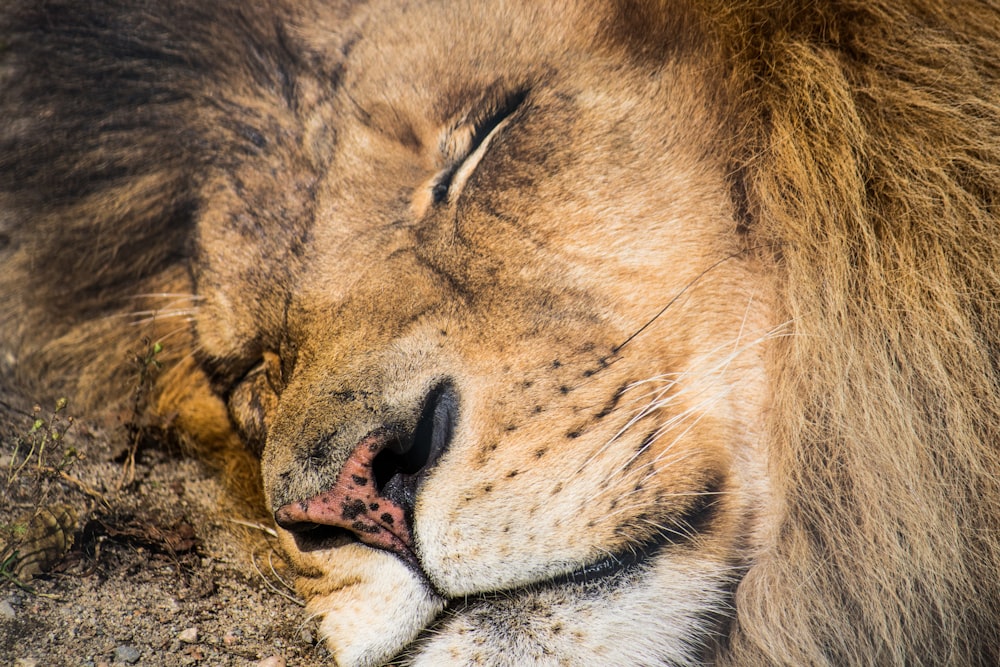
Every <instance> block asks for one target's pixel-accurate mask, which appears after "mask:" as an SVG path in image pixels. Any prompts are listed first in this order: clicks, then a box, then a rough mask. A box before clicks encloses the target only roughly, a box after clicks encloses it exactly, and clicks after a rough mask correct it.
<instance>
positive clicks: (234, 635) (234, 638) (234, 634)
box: [222, 628, 243, 646]
mask: <svg viewBox="0 0 1000 667" xmlns="http://www.w3.org/2000/svg"><path fill="white" fill-rule="evenodd" d="M242 636H243V631H242V630H240V629H239V628H233V629H232V630H227V631H226V634H224V635H222V643H223V644H225V645H226V646H232V645H233V644H235V643H236V642H238V641H239V640H240V637H242Z"/></svg>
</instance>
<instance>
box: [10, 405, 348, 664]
mask: <svg viewBox="0 0 1000 667" xmlns="http://www.w3.org/2000/svg"><path fill="white" fill-rule="evenodd" d="M71 414H72V406H64V407H60V406H59V405H57V406H55V407H52V408H45V409H43V408H41V407H37V406H36V407H35V408H34V409H33V408H32V406H27V407H23V406H21V407H19V408H18V407H15V406H11V405H9V404H7V403H6V402H3V401H0V444H2V446H0V665H15V666H17V667H32V666H34V667H49V666H54V667H59V666H62V665H67V666H73V667H80V666H86V667H98V666H101V665H107V666H112V665H130V664H134V665H165V666H166V665H169V666H174V665H211V666H213V667H214V666H215V665H221V666H226V665H239V666H243V665H251V666H252V665H260V667H280V666H282V665H285V666H286V667H291V666H293V665H297V666H302V667H312V666H318V665H329V664H332V659H331V658H330V655H329V653H328V652H327V651H326V650H325V649H324V648H323V647H322V646H321V645H320V644H319V643H318V641H317V630H316V627H315V624H314V622H313V621H308V620H307V618H306V614H305V612H304V610H303V608H302V606H301V601H300V600H299V599H297V597H296V596H295V593H294V591H293V590H291V589H290V587H289V583H290V578H289V575H288V573H287V572H286V571H285V570H284V568H283V566H282V563H281V561H280V558H279V557H278V555H277V553H275V552H274V550H273V548H272V545H271V543H270V540H271V538H270V537H269V535H268V532H267V531H268V528H267V527H266V526H257V525H243V524H242V523H240V521H241V520H242V519H241V517H238V516H232V515H231V512H223V511H221V510H220V506H219V499H220V494H221V490H220V485H219V484H218V482H217V481H216V480H214V479H213V478H212V476H211V475H210V474H209V473H208V471H206V470H205V469H204V468H203V467H202V466H201V465H200V464H199V463H197V462H196V461H193V460H190V459H186V458H185V457H183V456H182V455H181V454H180V453H179V452H175V451H170V447H167V446H159V445H158V443H156V442H149V441H148V440H144V441H141V442H138V441H137V440H136V439H135V438H134V437H133V436H132V435H131V434H130V432H129V428H128V425H121V427H120V428H118V427H114V426H113V425H112V426H110V427H107V426H105V427H101V428H97V427H94V426H92V425H87V424H84V423H82V422H81V421H79V420H73V421H71V420H70V417H69V415H71ZM133 459H134V469H133V465H132V460H133ZM227 514H228V516H227ZM248 523H251V524H252V522H248ZM241 535H242V536H241ZM247 535H250V536H251V537H253V538H254V539H253V540H251V542H252V543H254V544H256V546H255V547H253V548H247V546H246V542H247V540H246V536H247Z"/></svg>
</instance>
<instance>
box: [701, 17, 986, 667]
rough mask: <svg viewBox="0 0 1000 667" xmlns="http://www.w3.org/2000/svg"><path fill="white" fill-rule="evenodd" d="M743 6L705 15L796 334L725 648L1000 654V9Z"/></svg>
mask: <svg viewBox="0 0 1000 667" xmlns="http://www.w3.org/2000/svg"><path fill="white" fill-rule="evenodd" d="M741 4H742V3H717V6H713V7H712V8H711V9H709V10H707V11H706V14H705V23H706V25H707V30H708V31H710V32H713V33H714V34H715V35H717V37H718V43H720V44H722V45H724V46H725V47H727V48H728V49H730V52H729V53H728V54H727V56H726V58H727V59H728V61H729V62H730V63H731V64H732V67H733V69H732V71H731V72H730V74H729V77H728V80H729V84H730V86H731V89H730V93H731V95H732V99H735V100H737V102H736V106H737V108H736V111H735V114H734V126H733V131H734V134H737V135H738V136H740V137H741V138H740V140H738V141H736V142H735V145H736V146H737V147H738V149H739V150H743V151H744V152H743V153H742V154H740V155H738V156H736V157H735V159H734V162H735V163H736V168H735V170H734V173H736V174H738V175H739V177H740V178H741V179H742V182H741V184H740V189H741V190H743V191H745V193H746V202H747V214H748V216H749V218H750V220H751V222H750V223H749V224H750V225H752V228H753V231H754V235H755V237H756V242H757V245H758V246H759V247H764V248H768V249H770V250H771V251H773V252H774V253H775V254H776V255H777V261H776V262H775V264H776V266H777V267H778V271H779V275H780V279H781V283H782V285H783V294H782V297H783V298H782V299H781V300H780V301H781V303H782V304H783V306H784V307H785V308H786V309H787V311H786V312H785V314H784V316H785V317H786V318H787V320H788V321H789V322H791V323H792V325H791V331H792V335H790V336H788V337H787V338H785V339H784V341H783V342H781V343H780V345H779V346H778V348H777V349H778V350H779V351H778V352H777V353H776V355H775V358H774V359H773V364H774V367H773V370H772V377H773V378H774V379H775V383H776V384H775V386H774V397H775V399H774V406H773V412H772V414H771V415H770V428H771V432H772V437H773V438H774V442H775V443H776V445H775V447H774V451H773V452H772V453H771V456H772V465H773V478H772V483H773V484H774V492H775V494H776V496H777V498H778V499H779V500H780V501H781V502H782V503H783V508H782V513H783V514H782V516H781V518H780V521H779V524H778V528H777V529H776V534H775V536H774V540H773V542H772V543H770V544H769V545H768V546H767V547H766V548H765V549H764V551H763V552H762V553H760V554H759V555H758V556H757V558H756V562H755V563H754V564H753V565H752V567H751V568H750V570H749V572H748V573H747V575H746V577H745V579H744V580H743V581H742V583H741V584H740V586H739V588H738V591H737V595H736V609H737V626H736V628H734V632H733V633H732V635H731V636H732V642H731V646H730V647H729V650H730V651H731V654H730V655H727V656H726V659H725V661H726V662H727V663H729V664H733V665H752V664H773V663H781V664H833V665H842V664H996V663H997V662H998V661H1000V635H998V634H997V624H998V614H1000V586H997V585H996V581H997V576H998V573H1000V523H998V522H1000V512H998V508H1000V445H998V443H1000V433H998V428H1000V382H998V380H1000V376H998V371H1000V369H998V365H997V364H998V362H997V359H998V351H1000V309H998V308H997V307H996V306H995V303H994V302H995V300H996V298H997V296H998V295H1000V273H998V266H1000V233H998V232H1000V226H998V208H997V206H998V201H997V196H998V194H1000V131H998V130H1000V87H998V84H1000V8H998V7H997V6H995V5H993V4H990V3H973V2H963V3H953V2H920V1H917V2H911V3H906V4H907V6H905V7H904V6H903V5H902V4H901V3H895V2H858V3H854V2H844V3H837V2H834V3H813V2H802V3H768V5H769V6H767V7H766V8H764V9H760V8H757V7H752V6H751V4H756V3H745V6H741ZM722 5H724V6H722Z"/></svg>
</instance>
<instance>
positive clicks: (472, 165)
mask: <svg viewBox="0 0 1000 667" xmlns="http://www.w3.org/2000/svg"><path fill="white" fill-rule="evenodd" d="M527 95H528V93H527V91H525V90H521V91H518V92H516V93H513V94H511V95H507V96H506V97H502V98H500V99H499V100H498V101H496V102H493V103H492V104H486V105H483V106H482V110H481V111H480V112H478V113H477V114H474V115H473V116H472V117H471V118H469V119H468V120H467V121H466V122H463V123H461V125H459V126H458V127H457V128H455V129H454V130H452V131H451V132H449V133H448V135H447V136H446V137H445V139H444V141H442V146H441V151H442V153H444V155H445V158H446V160H447V164H446V166H445V168H444V170H443V171H442V172H441V173H440V175H439V176H438V177H437V178H436V179H435V180H434V183H433V185H432V186H431V198H432V200H433V203H434V204H443V203H445V202H448V201H452V200H454V197H455V195H456V194H458V193H459V192H461V190H462V187H464V185H465V182H466V181H467V180H468V179H469V176H471V175H472V173H473V172H474V171H475V170H476V166H477V165H478V164H479V161H480V160H481V159H482V158H483V156H484V155H485V154H486V151H487V150H488V148H489V145H490V143H491V142H492V141H493V139H494V138H495V137H496V135H497V134H498V133H499V132H500V131H501V130H502V129H503V127H504V126H505V125H506V124H507V122H508V121H509V120H510V118H511V117H512V116H513V115H514V112H516V111H517V110H518V109H519V108H520V107H521V104H522V103H523V102H524V100H525V98H526V97H527Z"/></svg>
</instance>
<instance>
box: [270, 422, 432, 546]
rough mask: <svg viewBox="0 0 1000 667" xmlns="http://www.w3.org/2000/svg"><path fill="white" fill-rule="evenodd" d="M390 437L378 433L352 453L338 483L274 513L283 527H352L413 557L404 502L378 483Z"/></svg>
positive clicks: (362, 535)
mask: <svg viewBox="0 0 1000 667" xmlns="http://www.w3.org/2000/svg"><path fill="white" fill-rule="evenodd" d="M387 441H388V438H387V436H385V435H379V434H373V435H370V436H368V437H367V438H365V439H364V440H362V441H361V442H360V443H359V444H358V445H357V446H356V447H355V448H354V451H353V452H352V453H351V456H350V457H349V458H348V460H347V463H345V464H344V467H343V468H342V469H341V471H340V474H339V475H338V476H337V481H336V483H334V485H333V487H332V488H330V489H329V490H327V491H324V492H322V493H320V494H317V495H315V496H312V497H311V498H306V499H304V500H299V501H296V502H293V503H289V504H287V505H284V506H283V507H280V508H279V509H278V511H277V512H275V513H274V519H275V521H276V522H277V523H278V525H279V526H281V527H282V528H286V529H289V530H305V529H308V527H309V526H315V525H322V526H335V527H338V528H345V529H347V530H349V531H351V532H353V533H354V534H355V535H356V536H357V538H358V539H359V540H361V542H363V543H365V544H367V545H369V546H372V547H376V548H378V549H385V550H386V551H391V552H393V553H396V554H397V555H399V556H400V557H401V558H403V560H406V561H413V560H415V556H414V554H413V537H412V535H411V534H410V528H409V526H408V524H407V517H406V513H405V511H404V510H403V507H401V506H400V505H398V504H397V503H395V502H393V501H392V500H389V499H388V498H386V497H385V496H383V495H382V494H381V493H380V492H379V490H378V488H377V485H376V483H375V475H374V469H373V467H372V461H374V459H375V457H376V456H377V455H378V454H379V452H381V451H382V450H383V449H384V448H385V446H386V444H387Z"/></svg>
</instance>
